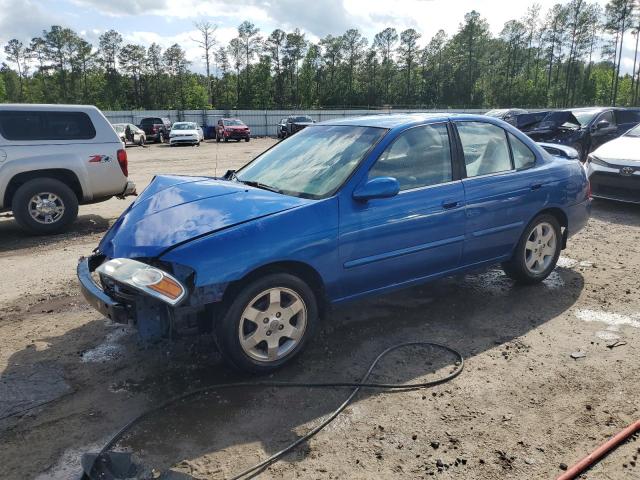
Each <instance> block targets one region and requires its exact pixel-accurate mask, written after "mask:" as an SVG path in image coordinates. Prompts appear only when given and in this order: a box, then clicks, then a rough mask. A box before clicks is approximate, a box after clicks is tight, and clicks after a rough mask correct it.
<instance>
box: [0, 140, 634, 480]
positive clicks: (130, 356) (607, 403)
mask: <svg viewBox="0 0 640 480" xmlns="http://www.w3.org/2000/svg"><path fill="white" fill-rule="evenodd" d="M272 143H273V141H272V140H266V139H254V140H252V141H251V143H244V142H243V143H231V144H221V145H216V144H213V143H207V144H204V145H203V146H201V147H200V148H190V147H187V148H175V149H171V148H169V147H166V146H162V145H153V146H151V147H149V148H145V149H141V148H130V149H129V150H128V152H129V158H130V171H131V175H132V177H133V179H134V180H135V181H136V182H137V184H138V186H139V187H140V188H142V187H144V186H145V185H146V184H147V183H148V182H149V180H150V179H151V177H152V176H153V174H155V173H187V174H204V175H213V174H215V173H216V172H217V174H222V173H224V171H226V169H227V168H232V167H237V166H239V165H241V164H243V163H245V162H246V161H247V160H249V159H250V158H252V157H253V156H254V155H256V154H257V153H259V152H261V151H262V150H264V149H265V148H267V147H269V146H270V145H272ZM127 204H128V201H120V200H115V199H113V200H109V201H108V202H105V203H101V204H97V205H90V206H84V207H81V209H80V217H79V219H78V221H77V222H76V224H75V225H74V227H73V229H72V230H71V231H70V232H68V233H65V234H62V235H56V236H52V237H48V238H35V237H28V236H25V235H24V234H23V233H22V232H21V231H20V230H19V229H18V227H17V226H16V224H15V223H14V222H13V220H11V219H9V218H2V219H0V272H1V275H2V281H1V285H2V289H0V445H2V447H1V448H0V478H3V479H5V478H6V479H26V478H40V479H48V478H55V479H58V478H60V479H67V478H77V474H78V472H79V470H78V465H79V457H80V455H81V454H82V453H83V452H85V451H95V450H97V449H99V448H100V447H101V445H102V444H103V443H104V442H105V441H106V440H107V439H108V437H109V436H110V435H112V434H113V433H114V432H115V431H117V430H118V429H119V427H120V426H121V425H123V424H124V423H126V422H127V421H128V420H129V419H131V418H132V417H133V416H135V415H136V414H138V413H140V412H142V411H144V410H145V409H147V408H150V407H152V406H153V405H156V404H158V403H159V402H161V401H163V400H165V399H166V398H168V397H169V396H172V395H176V394H178V393H180V392H184V391H187V390H189V389H192V388H196V387H201V386H205V385H210V384H214V383H218V382H230V381H237V380H239V379H241V377H240V376H239V375H238V374H237V373H235V372H233V371H230V370H228V369H227V368H226V367H225V366H224V365H223V364H221V362H220V359H219V357H218V355H217V354H216V352H215V348H214V346H213V345H212V343H211V341H210V340H209V339H208V338H199V339H187V340H180V341H176V342H174V343H162V344H160V345H157V346H154V347H151V348H142V347H140V346H138V344H137V343H136V338H135V334H133V333H132V332H129V331H127V330H126V329H123V328H122V327H119V326H115V325H113V324H109V323H108V322H106V321H105V320H104V319H103V318H101V317H100V315H99V314H97V313H96V312H95V311H93V310H91V309H90V308H89V307H87V306H86V304H85V303H84V301H83V299H82V298H81V297H80V296H79V294H78V290H77V286H76V282H75V264H76V262H77V258H78V257H79V256H80V255H83V254H87V253H89V252H90V251H91V249H93V248H94V247H95V245H96V244H97V242H98V241H99V239H100V237H101V236H102V235H103V234H104V231H105V230H106V229H107V228H108V226H109V225H110V224H111V223H112V222H113V221H115V219H116V218H117V216H118V214H119V213H120V212H121V211H122V210H123V209H124V208H125V207H126V206H127ZM639 284H640V207H635V206H626V205H619V204H615V203H608V202H595V203H594V213H593V218H592V220H591V222H590V224H589V226H588V228H587V229H585V230H584V231H583V232H581V233H580V234H578V235H577V236H576V237H574V238H573V239H572V240H571V241H570V243H569V247H568V249H567V250H566V251H564V252H563V256H562V257H561V261H560V264H559V266H558V268H557V269H556V271H555V272H554V273H553V274H552V276H551V277H550V278H549V279H548V280H547V281H545V282H544V283H543V284H542V285H539V286H534V287H516V286H514V285H513V284H512V282H511V281H510V280H508V279H507V278H505V277H504V275H502V273H501V272H500V271H499V270H494V269H492V270H489V271H483V272H478V273H477V274H473V275H466V276H461V277H457V278H451V279H446V280H443V281H439V282H436V283H433V284H430V285H426V286H422V287H419V288H414V289H410V290H406V291H403V292H398V293H395V294H392V295H387V296H384V297H380V298H376V299H373V300H368V301H364V302H358V303H354V304H352V305H349V306H345V307H341V308H339V309H335V310H334V311H332V312H330V314H329V315H328V318H327V319H326V322H325V324H324V325H323V328H322V330H321V331H320V333H319V335H318V336H317V338H316V339H315V341H314V342H313V344H312V345H310V348H309V349H308V350H307V351H306V352H305V354H304V355H302V356H301V357H300V358H299V359H298V360H296V361H295V362H294V363H293V364H292V365H291V366H289V367H287V368H285V369H284V370H282V371H281V372H279V373H277V374H276V375H274V376H273V379H277V380H295V381H300V382H303V381H336V380H345V381H348V380H354V379H357V378H359V377H360V376H361V375H362V373H363V372H364V370H365V369H366V367H367V365H368V364H369V362H371V360H372V359H373V358H374V357H375V356H376V355H377V353H378V352H379V351H381V350H383V349H384V348H386V347H387V346H389V345H392V344H394V343H398V342H403V341H410V340H426V341H435V342H439V343H445V344H448V345H451V346H453V347H455V348H457V349H459V350H460V351H461V352H462V353H463V355H464V356H465V358H466V362H467V363H466V368H465V371H464V372H463V374H462V375H461V376H460V377H458V378H457V379H455V380H454V381H452V382H451V383H447V384H445V385H441V386H438V387H435V388H433V389H430V390H423V391H414V392H405V393H381V392H376V391H367V392H363V393H362V394H361V395H360V396H358V398H357V400H356V401H355V403H353V404H352V405H351V406H350V407H348V409H347V411H346V412H345V413H344V414H343V415H342V416H340V417H339V418H338V419H337V420H336V421H335V422H334V423H333V424H331V425H330V426H329V427H328V428H327V429H326V430H324V431H323V432H321V433H320V434H319V435H318V436H316V437H315V438H313V439H312V440H311V441H310V442H308V443H307V444H306V445H305V446H304V447H303V448H301V449H299V450H298V451H297V452H295V453H293V454H291V455H289V456H288V457H286V458H285V459H284V460H283V461H281V462H279V463H278V464H276V465H274V466H273V467H271V468H270V469H268V470H267V471H265V472H264V473H263V474H262V477H263V478H274V479H275V478H314V479H315V478H318V479H329V478H356V479H359V478H361V479H365V478H367V479H368V478H431V477H432V476H435V477H438V478H443V479H450V478H460V479H505V478H513V479H516V478H517V479H525V478H526V479H539V478H540V479H543V478H544V479H546V478H555V477H556V476H557V475H559V474H560V473H561V472H562V471H561V469H560V465H561V464H563V463H565V464H569V465H570V464H572V463H573V462H575V461H577V460H578V459H579V458H581V457H582V456H583V455H585V454H587V453H588V452H590V451H591V450H592V449H594V448H595V447H596V446H597V445H599V444H600V443H602V442H603V441H604V440H606V439H607V438H608V437H609V436H611V435H612V434H614V433H615V432H617V431H618V430H620V429H621V428H623V427H624V426H626V425H627V424H629V423H631V422H632V421H633V420H636V419H638V418H640V401H639V400H638V378H639V377H638V375H639V374H638V371H639V370H638V367H639V366H640V353H639V351H638V345H639V344H640V289H639V286H640V285H639ZM616 342H618V343H617V345H618V346H613V345H615V344H616ZM576 352H582V353H584V354H585V355H584V356H583V357H581V358H577V359H574V358H572V357H571V354H572V353H576ZM577 356H579V357H580V355H577ZM450 362H451V358H450V357H448V356H446V355H445V354H443V353H441V352H437V351H413V352H398V353H397V354H394V355H393V356H392V357H390V358H388V359H387V360H385V362H384V365H381V368H380V369H379V370H378V373H377V374H376V378H375V380H381V381H424V380H425V379H428V378H434V377H435V376H437V375H439V374H442V373H445V372H447V371H448V370H449V369H450V367H451V365H450ZM346 395H347V392H346V391H344V390H343V391H339V390H338V391H324V390H323V391H318V390H315V391H311V390H303V389H300V390H273V389H246V390H243V391H224V392H214V393H211V394H209V395H207V396H204V397H201V398H198V399H195V400H191V401H188V402H184V403H181V404H178V405H175V406H174V407H171V408H169V409H167V410H166V411H164V412H163V413H162V414H158V415H154V416H152V418H150V419H149V420H148V421H145V422H143V423H142V424H140V425H139V426H138V427H136V428H135V429H133V431H132V432H131V433H130V434H129V435H127V436H126V437H125V438H124V439H123V441H122V442H121V443H120V447H121V448H123V449H126V450H132V451H135V452H136V456H137V458H138V460H139V461H140V462H141V463H142V465H143V466H144V469H146V471H150V470H151V469H155V471H157V472H164V473H162V476H161V478H167V479H191V478H195V479H204V478H212V479H217V478H226V477H229V476H232V475H233V474H234V473H237V472H238V471H240V470H242V469H244V468H245V467H247V466H250V465H251V464H253V463H255V462H257V461H259V460H260V459H262V458H265V457H266V456H267V455H269V454H271V453H273V452H275V451H277V450H279V449H280V448H282V447H283V446H285V445H286V444H287V443H289V442H290V441H292V440H293V439H295V438H297V437H298V436H300V435H302V434H304V432H305V431H307V430H308V429H309V428H310V427H312V426H313V425H316V424H317V422H319V421H320V419H321V418H323V417H324V416H325V415H326V414H328V413H329V412H331V411H332V410H333V409H334V408H335V407H336V406H337V405H338V404H339V403H340V402H341V401H342V399H343V398H344V397H345V396H346ZM639 455H640V442H636V441H631V442H629V443H627V444H625V445H623V446H621V447H620V448H619V449H618V450H617V451H616V452H614V453H613V454H611V455H610V456H609V457H607V458H606V459H605V460H604V461H603V462H601V463H600V464H599V465H597V466H596V467H595V468H593V469H592V470H591V471H590V472H588V473H587V474H586V475H585V476H584V478H589V479H632V478H639V477H640V466H636V461H637V458H638V456H639ZM438 465H442V467H441V468H440V470H441V471H439V469H438Z"/></svg>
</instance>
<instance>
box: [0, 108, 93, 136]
mask: <svg viewBox="0 0 640 480" xmlns="http://www.w3.org/2000/svg"><path fill="white" fill-rule="evenodd" d="M0 135H2V136H3V137H4V138H5V139H7V140H89V139H91V138H95V136H96V130H95V128H94V126H93V123H92V122H91V119H90V118H89V116H88V115H87V114H86V113H84V112H52V111H48V112H38V111H24V110H19V111H12V110H4V111H0Z"/></svg>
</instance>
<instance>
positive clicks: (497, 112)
mask: <svg viewBox="0 0 640 480" xmlns="http://www.w3.org/2000/svg"><path fill="white" fill-rule="evenodd" d="M505 113H507V111H506V110H489V111H488V112H487V113H485V115H486V116H488V117H496V118H499V117H501V116H502V115H504V114H505Z"/></svg>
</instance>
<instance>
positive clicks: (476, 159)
mask: <svg viewBox="0 0 640 480" xmlns="http://www.w3.org/2000/svg"><path fill="white" fill-rule="evenodd" d="M456 127H457V128H458V134H459V135H460V142H461V143H462V150H463V151H464V163H465V165H466V166H467V177H477V176H479V175H487V174H490V173H497V172H504V171H507V170H511V169H512V168H513V167H512V166H511V156H510V155H509V146H508V145H507V135H506V132H505V131H504V130H503V129H502V128H500V127H497V126H495V125H492V124H490V123H484V122H458V123H456Z"/></svg>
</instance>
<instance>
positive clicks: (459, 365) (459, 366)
mask: <svg viewBox="0 0 640 480" xmlns="http://www.w3.org/2000/svg"><path fill="white" fill-rule="evenodd" d="M406 347H435V348H439V349H442V350H445V351H447V352H449V353H451V354H453V355H454V356H455V357H456V358H457V360H456V362H455V368H454V370H452V371H451V372H450V373H448V374H447V375H445V376H444V377H441V378H438V379H435V380H431V381H428V382H419V383H408V384H397V383H370V382H368V381H367V380H368V379H369V377H370V376H371V374H372V373H373V371H374V370H375V368H376V366H377V365H378V363H379V362H380V360H382V359H383V358H384V357H385V356H386V355H387V354H389V353H391V352H392V351H395V350H398V349H401V348H406ZM463 368H464V357H463V356H462V354H461V353H460V352H458V351H457V350H455V349H454V348H452V347H449V346H447V345H441V344H439V343H433V342H405V343H399V344H396V345H393V346H391V347H389V348H387V349H385V350H384V351H382V352H381V353H380V354H379V355H378V356H377V357H376V358H375V359H374V360H373V362H371V364H370V366H369V368H368V370H367V371H366V373H365V374H364V375H363V376H362V379H361V380H360V381H359V382H329V383H304V382H279V381H265V382H262V381H259V382H236V383H223V384H216V385H209V386H206V387H202V388H198V389H195V390H192V391H190V392H187V393H184V394H181V395H178V396H176V397H173V398H171V399H169V400H167V401H165V402H162V403H161V404H159V405H157V406H155V407H153V408H151V409H150V410H147V411H145V412H143V413H141V414H140V415H138V416H137V417H135V418H133V419H132V420H130V421H129V422H128V423H127V424H126V425H124V426H123V427H122V428H121V429H120V430H119V431H118V432H117V433H116V434H115V435H114V436H113V437H111V439H110V440H109V441H108V442H107V443H106V444H105V446H104V447H103V448H102V450H100V453H99V455H98V457H97V458H100V457H101V456H103V455H104V454H105V453H106V452H107V451H109V450H110V449H111V448H112V447H113V446H114V445H116V444H117V443H118V441H119V440H120V439H121V438H122V437H123V436H124V434H125V433H127V432H128V431H129V430H130V429H131V428H133V427H134V426H135V425H136V424H138V423H140V422H141V421H142V420H143V419H145V418H147V417H148V416H149V415H151V414H152V413H155V412H158V411H160V410H163V409H164V408H166V407H168V406H170V405H172V404H174V403H176V402H179V401H181V400H185V399H187V398H191V397H194V396H197V395H200V394H203V393H207V392H211V391H213V390H223V389H231V388H244V387H276V388H353V391H352V392H351V393H350V394H349V396H348V397H347V398H346V399H345V400H344V402H342V403H341V404H340V406H338V407H337V408H336V409H335V410H333V411H332V412H331V413H330V414H329V416H327V417H326V418H325V419H324V420H323V421H322V422H320V424H318V425H317V426H315V427H314V428H312V429H311V430H310V431H309V432H307V433H306V434H305V435H303V436H302V437H300V438H298V439H297V440H295V441H294V442H292V443H290V444H289V445H287V446H286V447H285V448H283V449H282V450H280V451H278V452H276V453H274V454H273V455H271V456H270V457H268V458H266V459H265V460H263V461H261V462H259V463H256V464H255V465H253V466H252V467H249V468H247V469H246V470H243V471H242V472H240V473H238V474H236V475H234V476H233V477H231V478H230V479H229V480H244V479H249V478H254V477H255V476H257V475H258V474H260V473H261V472H263V471H264V470H265V469H266V468H267V467H269V466H270V465H272V464H274V463H275V462H277V461H278V460H279V459H280V458H282V457H283V456H285V455H286V454H287V453H289V452H291V451H292V450H294V449H295V448H296V447H298V446H299V445H301V444H303V443H305V442H307V441H308V440H309V439H310V438H311V437H313V436H314V435H316V434H317V433H318V432H320V431H321V430H322V429H323V428H325V427H326V426H327V425H329V423H331V422H332V421H333V420H335V418H336V417H337V416H338V415H340V413H342V411H343V410H344V409H345V408H347V406H348V405H349V404H350V403H351V402H352V401H353V399H354V398H355V396H356V395H357V394H358V392H360V389H362V388H370V389H377V390H394V391H411V390H418V389H422V388H429V387H434V386H436V385H441V384H443V383H446V382H449V381H451V380H453V379H454V378H455V377H457V376H458V375H460V373H462V370H463ZM88 470H89V472H90V471H91V470H93V466H92V468H90V469H88ZM87 479H89V480H91V477H90V476H89V474H88V473H86V472H85V473H83V475H82V477H81V480H87Z"/></svg>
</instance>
